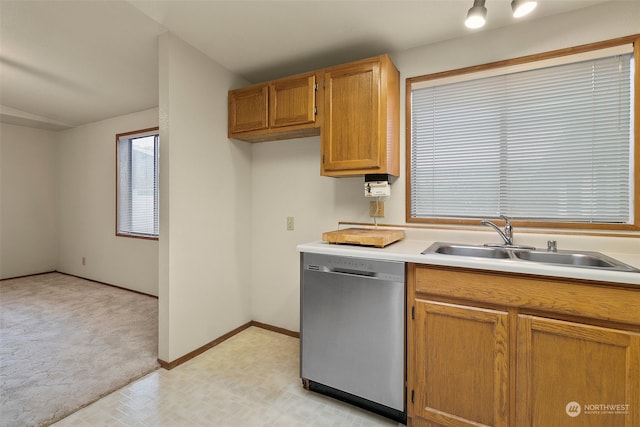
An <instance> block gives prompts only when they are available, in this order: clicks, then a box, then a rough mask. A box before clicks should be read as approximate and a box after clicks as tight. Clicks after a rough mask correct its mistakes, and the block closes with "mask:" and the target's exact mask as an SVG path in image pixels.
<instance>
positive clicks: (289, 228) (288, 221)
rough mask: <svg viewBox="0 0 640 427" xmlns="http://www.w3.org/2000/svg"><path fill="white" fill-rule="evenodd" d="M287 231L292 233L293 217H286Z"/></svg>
mask: <svg viewBox="0 0 640 427" xmlns="http://www.w3.org/2000/svg"><path fill="white" fill-rule="evenodd" d="M287 231H293V217H292V216H288V217H287Z"/></svg>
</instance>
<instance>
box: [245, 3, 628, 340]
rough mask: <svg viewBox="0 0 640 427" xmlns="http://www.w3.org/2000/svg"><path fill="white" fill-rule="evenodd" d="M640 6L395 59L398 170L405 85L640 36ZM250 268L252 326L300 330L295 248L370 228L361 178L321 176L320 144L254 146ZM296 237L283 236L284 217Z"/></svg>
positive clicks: (543, 21)
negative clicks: (357, 226)
mask: <svg viewBox="0 0 640 427" xmlns="http://www.w3.org/2000/svg"><path fill="white" fill-rule="evenodd" d="M639 17H640V3H638V2H629V1H612V2H606V3H603V4H601V5H597V6H593V7H588V8H584V9H580V10H577V11H575V12H572V13H566V14H562V15H557V16H553V17H548V18H540V19H532V20H527V21H522V22H520V23H517V24H515V25H512V26H509V27H504V28H500V29H496V30H482V31H475V32H473V34H471V33H470V35H469V36H467V37H462V38H459V39H454V40H448V41H444V42H441V43H436V44H432V45H427V46H422V47H417V48H414V49H410V50H406V51H402V52H391V58H392V59H393V61H394V63H395V64H396V66H397V67H398V69H399V70H400V75H401V88H400V94H401V95H400V96H401V102H400V105H401V111H400V130H401V132H400V159H401V167H400V170H401V171H404V170H405V164H406V163H405V143H406V142H405V125H404V124H405V99H404V93H405V90H404V83H405V79H406V78H408V77H414V76H420V75H425V74H430V73H435V72H439V71H447V70H452V69H456V68H462V67H466V66H471V65H479V64H484V63H488V62H494V61H498V60H502V59H508V58H515V57H518V56H523V55H530V54H534V53H541V52H546V51H550V50H554V49H561V48H566V47H571V46H577V45H581V44H586V43H593V42H597V41H602V40H607V39H612V38H616V37H622V36H627V35H632V34H637V33H640V19H638V18H639ZM404 175H405V174H404V172H402V173H401V176H400V177H399V178H398V179H397V180H396V181H395V182H394V183H393V184H392V186H391V197H390V198H389V199H388V200H387V201H386V202H385V217H384V218H382V219H381V220H380V222H382V223H387V224H404V223H405V185H406V181H405V176H404ZM252 186H253V196H252V230H253V249H252V251H253V264H252V280H251V297H252V298H251V311H252V314H253V317H254V319H255V320H257V321H260V322H264V323H268V324H272V325H275V326H279V327H283V328H287V329H290V330H294V331H297V330H299V316H300V313H299V298H300V293H299V280H300V279H299V257H298V254H297V252H296V245H297V244H299V243H304V242H310V241H315V240H320V239H321V238H322V233H323V232H325V231H329V230H333V229H336V228H337V227H338V222H339V221H352V222H371V218H369V200H367V199H365V198H364V195H363V194H364V190H363V179H362V178H327V177H321V176H320V142H319V138H318V137H315V138H306V139H294V140H287V141H279V142H265V143H260V144H255V145H254V146H253V174H252ZM287 216H293V217H294V224H295V227H294V231H286V217H287Z"/></svg>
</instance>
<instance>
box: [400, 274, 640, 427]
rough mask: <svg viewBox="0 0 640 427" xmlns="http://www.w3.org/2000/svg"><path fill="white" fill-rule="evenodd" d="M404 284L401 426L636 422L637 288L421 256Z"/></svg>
mask: <svg viewBox="0 0 640 427" xmlns="http://www.w3.org/2000/svg"><path fill="white" fill-rule="evenodd" d="M407 280H408V282H407V284H408V288H407V289H408V310H407V314H408V320H407V331H408V335H407V376H408V393H407V395H408V399H407V400H408V402H407V410H408V422H407V424H408V425H409V426H413V427H436V426H451V427H462V426H474V427H480V426H517V427H528V426H535V427H550V426H558V427H561V426H585V427H587V426H588V427H596V426H598V427H600V426H612V427H616V426H620V427H637V426H640V289H633V288H631V287H624V286H620V287H618V286H617V285H615V284H604V283H601V282H598V283H595V282H594V283H590V282H588V281H563V280H562V279H546V278H540V277H530V276H525V275H521V276H514V275H506V274H500V273H494V272H479V271H474V270H467V269H455V268H449V267H435V266H425V265H420V264H410V265H409V268H408V275H407ZM572 301H573V304H569V303H570V302H572ZM583 315H584V316H586V317H583Z"/></svg>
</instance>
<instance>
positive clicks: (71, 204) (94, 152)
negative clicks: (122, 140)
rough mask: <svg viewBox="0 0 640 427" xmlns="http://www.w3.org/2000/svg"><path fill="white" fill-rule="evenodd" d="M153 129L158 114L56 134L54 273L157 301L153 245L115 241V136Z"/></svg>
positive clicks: (137, 115)
mask: <svg viewBox="0 0 640 427" xmlns="http://www.w3.org/2000/svg"><path fill="white" fill-rule="evenodd" d="M155 126H158V109H157V108H153V109H150V110H145V111H141V112H138V113H133V114H127V115H124V116H119V117H115V118H112V119H108V120H103V121H100V122H96V123H91V124H88V125H84V126H79V127H77V128H73V129H69V130H65V131H61V132H59V133H58V135H57V140H58V141H57V150H56V170H57V175H56V179H55V180H56V191H55V197H56V207H57V219H58V221H57V230H58V240H57V252H58V259H57V268H56V269H57V270H58V271H60V272H63V273H69V274H74V275H77V276H81V277H85V278H88V279H92V280H97V281H101V282H105V283H109V284H112V285H117V286H122V287H125V288H129V289H133V290H136V291H139V292H144V293H147V294H151V295H158V242H157V241H155V240H143V239H134V238H130V237H119V236H116V235H115V218H116V216H115V215H116V190H115V173H116V160H115V136H116V134H118V133H123V132H129V131H135V130H139V129H145V128H150V127H155ZM160 144H162V141H161V142H160ZM82 257H85V259H86V265H82Z"/></svg>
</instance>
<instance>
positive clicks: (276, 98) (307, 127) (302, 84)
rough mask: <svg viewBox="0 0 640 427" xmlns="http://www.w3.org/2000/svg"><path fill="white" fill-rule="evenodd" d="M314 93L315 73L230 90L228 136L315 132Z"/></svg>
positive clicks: (292, 135) (258, 139) (284, 135)
mask: <svg viewBox="0 0 640 427" xmlns="http://www.w3.org/2000/svg"><path fill="white" fill-rule="evenodd" d="M316 94H317V74H316V73H306V74H301V75H297V76H293V77H288V78H284V79H279V80H274V81H271V82H268V83H262V84H258V85H253V86H249V87H245V88H240V89H235V90H231V91H229V98H228V102H229V127H228V136H229V138H234V139H239V140H243V141H248V142H263V141H272V140H277V139H289V138H299V137H304V136H313V135H319V134H320V128H319V122H318V120H317V97H316Z"/></svg>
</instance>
